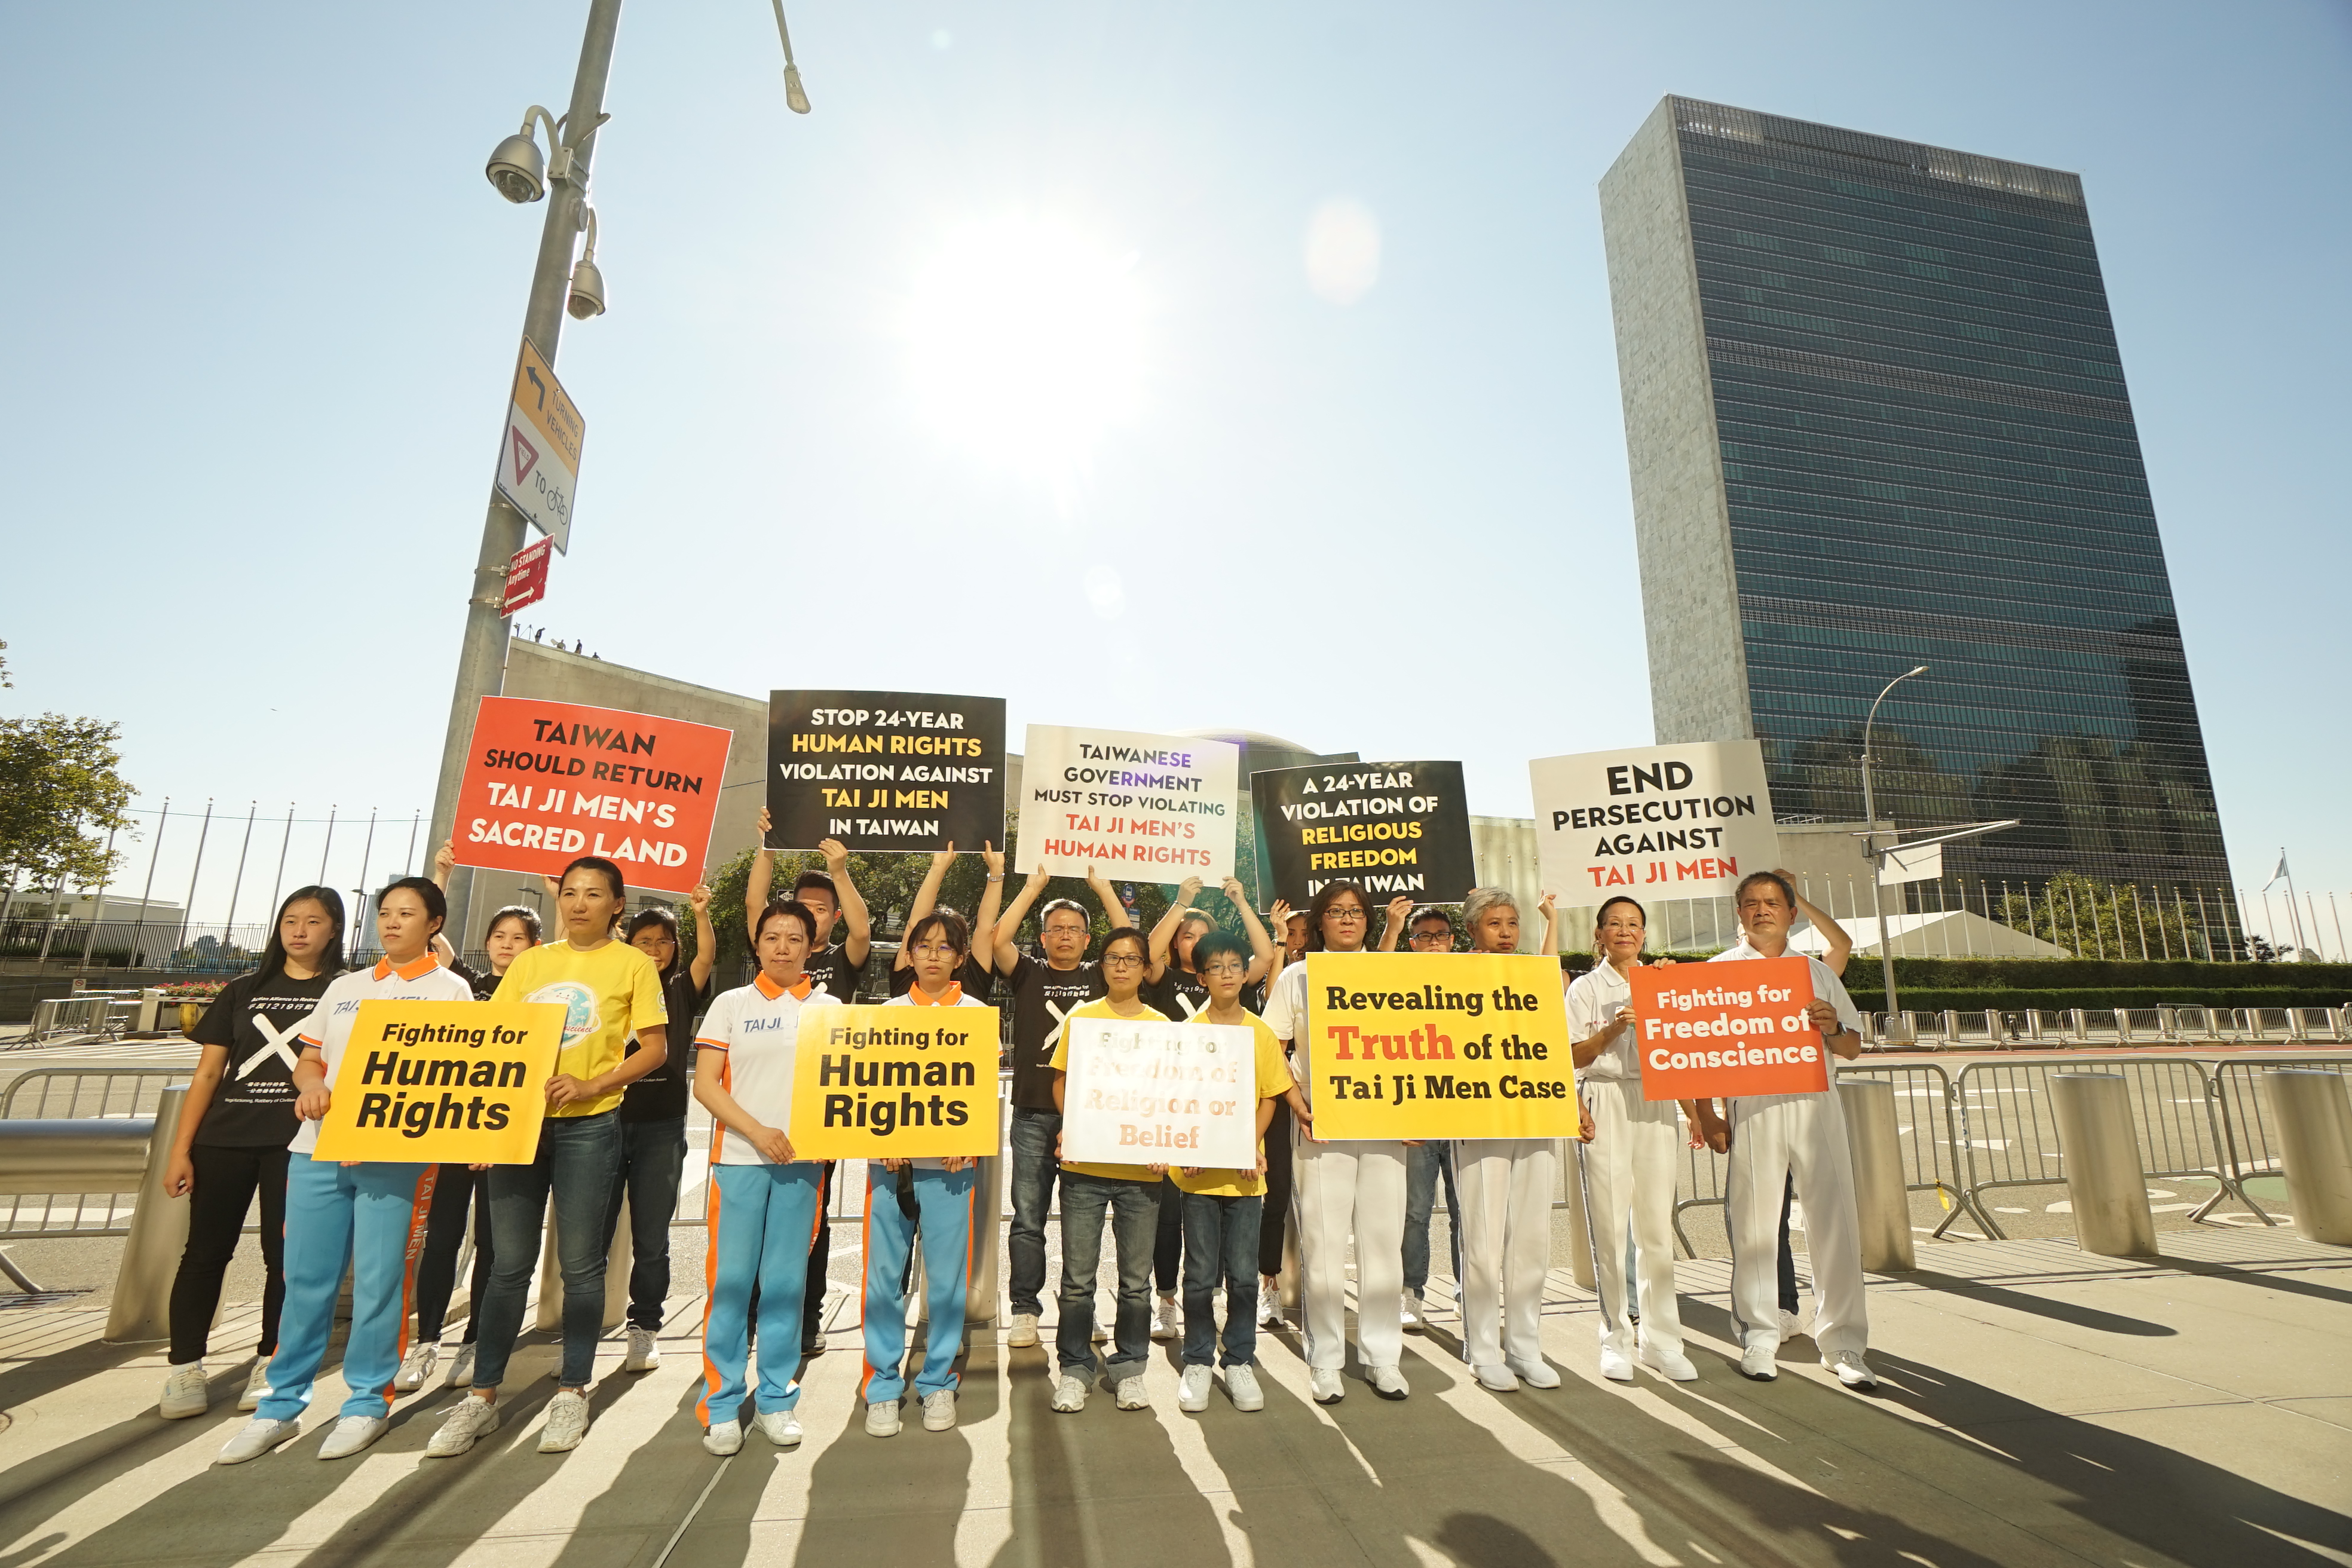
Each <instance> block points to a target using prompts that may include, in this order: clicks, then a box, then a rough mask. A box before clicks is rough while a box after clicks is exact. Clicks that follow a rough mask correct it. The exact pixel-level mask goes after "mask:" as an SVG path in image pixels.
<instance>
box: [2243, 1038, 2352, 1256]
mask: <svg viewBox="0 0 2352 1568" xmlns="http://www.w3.org/2000/svg"><path fill="white" fill-rule="evenodd" d="M2263 1090H2264V1092H2266V1093H2267V1094H2268V1095H2269V1096H2270V1100H2271V1121H2272V1124H2273V1126H2274V1127H2276V1128H2277V1129H2278V1147H2279V1162H2280V1163H2281V1164H2282V1165H2283V1166H2284V1168H2285V1172H2286V1191H2287V1197H2288V1199H2289V1200H2290V1201H2291V1202H2293V1203H2294V1228H2295V1231H2296V1233H2297V1234H2298V1235H2300V1236H2301V1237H2303V1238H2304V1239H2305V1241H2317V1242H2324V1243H2326V1244H2327V1245H2328V1246H2330V1247H2352V1092H2347V1089H2346V1088H2345V1083H2344V1075H2343V1074H2341V1073H2337V1072H2333V1071H2325V1070H2322V1069H2319V1068H2281V1069H2279V1070H2277V1071H2274V1072H2266V1073H2264V1074H2263Z"/></svg>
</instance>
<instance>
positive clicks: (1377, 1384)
mask: <svg viewBox="0 0 2352 1568" xmlns="http://www.w3.org/2000/svg"><path fill="white" fill-rule="evenodd" d="M1364 1381H1365V1382H1366V1383H1369V1384H1371V1385H1372V1392H1373V1393H1374V1394H1379V1395H1380V1396H1381V1398H1382V1399H1402V1398H1403V1397H1404V1396H1405V1395H1406V1394H1411V1393H1412V1384H1409V1383H1407V1382H1406V1381H1405V1380H1404V1373H1401V1372H1399V1371H1398V1370H1397V1369H1396V1368H1394V1367H1392V1366H1370V1367H1366V1368H1365V1369H1364Z"/></svg>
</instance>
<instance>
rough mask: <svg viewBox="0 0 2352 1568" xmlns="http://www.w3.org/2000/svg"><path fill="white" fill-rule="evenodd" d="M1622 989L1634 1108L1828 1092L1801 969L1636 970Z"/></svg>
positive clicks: (1698, 966)
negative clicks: (1637, 1061)
mask: <svg viewBox="0 0 2352 1568" xmlns="http://www.w3.org/2000/svg"><path fill="white" fill-rule="evenodd" d="M1631 979H1632V981H1633V1017H1634V1027H1635V1029H1636V1031H1637V1035H1636V1038H1637V1040H1638V1041H1639V1044H1640V1050H1641V1056H1642V1098H1643V1100H1708V1099H1722V1098H1726V1097H1727V1096H1731V1095H1753V1094H1810V1093H1814V1092H1817V1091H1819V1090H1822V1089H1827V1088H1829V1085H1830V1078H1829V1071H1830V1068H1829V1048H1828V1047H1826V1046H1824V1045H1823V1044H1822V1037H1821V1035H1820V1034H1819V1033H1818V1032H1817V1031H1816V1030H1815V1029H1814V1028H1813V1021H1812V1019H1811V1018H1810V1017H1809V1016H1806V1013H1805V1009H1806V1008H1807V1007H1809V1006H1811V1005H1812V1001H1813V975H1812V965H1811V964H1810V963H1807V962H1806V961H1805V960H1804V959H1802V958H1796V957H1783V958H1759V959H1752V960H1749V961H1748V962H1746V963H1680V964H1675V966H1673V967H1672V968H1667V967H1665V966H1664V965H1650V964H1643V965H1640V966H1637V967H1636V968H1635V969H1634V970H1633V973H1632V975H1631Z"/></svg>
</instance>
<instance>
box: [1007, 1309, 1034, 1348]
mask: <svg viewBox="0 0 2352 1568" xmlns="http://www.w3.org/2000/svg"><path fill="white" fill-rule="evenodd" d="M1004 1345H1005V1348H1006V1349H1007V1350H1016V1351H1034V1350H1035V1349H1036V1348H1037V1314H1036V1313H1034V1312H1015V1313H1013V1331H1012V1332H1011V1333H1009V1334H1007V1335H1005V1336H1004Z"/></svg>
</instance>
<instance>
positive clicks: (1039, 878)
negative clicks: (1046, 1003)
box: [988, 866, 1053, 974]
mask: <svg viewBox="0 0 2352 1568" xmlns="http://www.w3.org/2000/svg"><path fill="white" fill-rule="evenodd" d="M1051 880H1053V879H1052V877H1051V876H1050V875H1049V874H1048V873H1047V872H1046V870H1045V868H1044V867H1043V866H1040V867H1038V868H1036V869H1035V870H1034V871H1032V872H1030V873H1029V879H1028V880H1027V881H1026V882H1024V883H1023V884H1022V885H1021V890H1020V891H1019V892H1017V893H1015V894H1013V901H1012V902H1011V903H1010V904H1007V905H1006V906H1005V907H1004V913H1003V916H1002V917H1000V918H999V919H998V921H997V922H996V929H995V930H994V931H991V932H989V933H988V956H989V958H990V959H991V960H992V962H993V963H995V965H996V973H999V974H1010V973H1013V966H1014V965H1016V964H1018V963H1020V962H1021V950H1020V949H1019V948H1017V947H1015V946H1013V938H1014V937H1017V936H1019V935H1020V934H1021V922H1022V921H1025V920H1027V919H1028V918H1029V910H1030V907H1031V906H1032V905H1034V903H1036V901H1037V895H1038V894H1040V893H1042V892H1044V891H1045V884H1046V883H1047V882H1049V881H1051Z"/></svg>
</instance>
